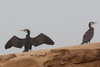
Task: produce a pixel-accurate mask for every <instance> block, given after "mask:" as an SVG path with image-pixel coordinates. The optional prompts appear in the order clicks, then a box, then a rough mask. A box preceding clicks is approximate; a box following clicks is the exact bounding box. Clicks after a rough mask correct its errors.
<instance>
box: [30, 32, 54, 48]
mask: <svg viewBox="0 0 100 67" xmlns="http://www.w3.org/2000/svg"><path fill="white" fill-rule="evenodd" d="M30 42H31V44H32V45H34V46H39V45H41V44H48V45H54V41H53V40H52V39H51V38H49V37H48V36H46V35H45V34H43V33H41V34H39V35H38V36H37V37H35V38H31V39H30Z"/></svg>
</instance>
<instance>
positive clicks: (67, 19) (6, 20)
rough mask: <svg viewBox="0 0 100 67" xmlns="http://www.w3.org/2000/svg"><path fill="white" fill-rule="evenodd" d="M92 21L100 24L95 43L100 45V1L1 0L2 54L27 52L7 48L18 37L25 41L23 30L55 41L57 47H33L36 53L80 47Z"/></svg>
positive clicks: (0, 31)
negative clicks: (10, 41)
mask: <svg viewBox="0 0 100 67" xmlns="http://www.w3.org/2000/svg"><path fill="white" fill-rule="evenodd" d="M90 21H94V22H98V24H95V25H94V28H95V31H94V32H95V34H94V37H93V39H92V40H91V43H94V42H100V37H99V35H100V31H99V29H100V1H99V0H0V54H9V53H20V52H22V51H23V50H24V48H22V49H19V48H15V47H12V48H11V49H8V50H5V48H4V46H5V44H6V43H7V41H8V40H9V39H10V38H11V37H13V36H14V35H16V36H17V37H19V38H25V36H26V33H24V32H21V31H20V30H22V29H30V31H31V37H35V36H37V35H39V34H40V33H44V34H46V35H48V36H49V37H50V38H51V39H53V40H54V42H55V45H53V46H52V45H45V44H43V45H41V46H38V47H34V46H33V47H32V51H34V50H41V49H49V48H58V47H63V46H74V45H78V44H80V43H81V42H82V38H83V35H84V33H85V32H86V31H87V30H88V23H89V22H90Z"/></svg>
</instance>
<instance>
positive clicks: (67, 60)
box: [0, 43, 100, 67]
mask: <svg viewBox="0 0 100 67" xmlns="http://www.w3.org/2000/svg"><path fill="white" fill-rule="evenodd" d="M0 67H100V43H91V44H84V45H78V46H71V47H61V48H55V49H47V50H39V51H31V52H25V53H16V54H9V55H0Z"/></svg>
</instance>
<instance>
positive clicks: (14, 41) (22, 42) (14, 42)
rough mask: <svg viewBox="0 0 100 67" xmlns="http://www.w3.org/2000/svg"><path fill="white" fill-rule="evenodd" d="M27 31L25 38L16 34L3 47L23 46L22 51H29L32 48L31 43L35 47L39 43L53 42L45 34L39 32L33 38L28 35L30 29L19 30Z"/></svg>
mask: <svg viewBox="0 0 100 67" xmlns="http://www.w3.org/2000/svg"><path fill="white" fill-rule="evenodd" d="M21 31H24V32H26V33H27V35H26V38H25V39H20V38H18V37H17V36H13V37H12V38H11V39H10V40H9V41H8V42H7V44H6V45H5V49H8V48H11V47H13V46H14V47H17V48H22V47H23V46H24V51H23V52H27V51H29V50H30V51H31V49H32V45H33V46H35V47H37V46H39V45H41V44H48V45H54V42H53V40H52V39H50V38H49V37H48V36H46V35H45V34H43V33H41V34H39V35H38V36H36V37H35V38H31V37H30V30H28V29H24V30H21Z"/></svg>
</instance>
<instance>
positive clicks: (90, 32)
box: [81, 22, 97, 44]
mask: <svg viewBox="0 0 100 67" xmlns="http://www.w3.org/2000/svg"><path fill="white" fill-rule="evenodd" d="M96 23H97V22H89V30H88V31H87V32H86V33H85V34H84V36H83V42H82V43H81V44H84V43H88V42H89V43H90V41H91V39H92V38H93V35H94V28H93V27H92V25H94V24H96Z"/></svg>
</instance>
